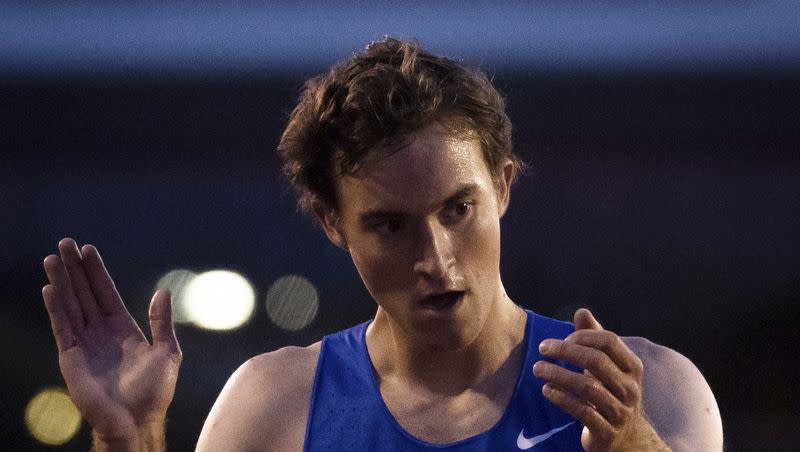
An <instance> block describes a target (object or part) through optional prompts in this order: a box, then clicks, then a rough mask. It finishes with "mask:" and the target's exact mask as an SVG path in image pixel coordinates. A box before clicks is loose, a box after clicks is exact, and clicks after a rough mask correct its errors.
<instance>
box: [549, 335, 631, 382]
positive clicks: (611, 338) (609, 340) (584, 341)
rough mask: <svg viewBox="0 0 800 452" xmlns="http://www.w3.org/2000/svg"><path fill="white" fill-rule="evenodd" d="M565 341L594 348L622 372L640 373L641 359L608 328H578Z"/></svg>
mask: <svg viewBox="0 0 800 452" xmlns="http://www.w3.org/2000/svg"><path fill="white" fill-rule="evenodd" d="M564 340H565V341H566V342H573V343H575V344H580V345H584V346H587V347H591V348H596V349H598V350H601V351H602V352H603V353H605V354H606V355H607V356H608V357H609V358H611V361H613V362H614V364H616V365H617V366H618V367H619V368H620V369H621V370H622V371H623V372H630V373H633V374H635V375H638V374H641V369H642V360H641V359H639V357H638V356H637V355H636V353H634V352H633V351H632V350H631V349H630V348H628V346H627V345H626V344H625V342H623V341H622V338H620V337H619V336H617V335H616V334H614V333H612V332H611V331H608V330H602V331H598V330H578V331H575V332H574V333H572V334H570V335H569V336H567V337H566V339H564Z"/></svg>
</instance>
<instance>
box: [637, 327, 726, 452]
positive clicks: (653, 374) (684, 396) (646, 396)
mask: <svg viewBox="0 0 800 452" xmlns="http://www.w3.org/2000/svg"><path fill="white" fill-rule="evenodd" d="M622 340H623V341H624V342H625V344H626V345H627V346H628V348H630V349H631V351H633V352H634V353H636V355H637V356H639V359H641V360H642V364H643V366H644V381H643V383H642V386H643V388H642V390H643V403H644V410H645V414H646V415H647V417H648V418H649V420H650V422H651V423H652V424H653V427H655V429H656V431H657V432H658V434H659V435H660V436H661V438H662V439H663V440H664V441H666V442H667V443H668V444H669V445H670V446H671V447H672V448H673V450H676V451H683V450H686V451H695V450H703V451H721V450H722V420H721V418H720V414H719V408H718V407H717V402H716V399H715V398H714V393H713V392H712V391H711V388H710V387H709V386H708V383H707V382H706V379H705V378H704V377H703V374H702V373H700V370H699V369H697V367H696V366H695V365H694V364H693V363H692V362H691V361H690V360H689V359H688V358H686V357H685V356H683V355H682V354H680V353H678V352H676V351H675V350H672V349H671V348H668V347H664V346H662V345H658V344H656V343H653V342H651V341H649V340H647V339H645V338H642V337H623V338H622Z"/></svg>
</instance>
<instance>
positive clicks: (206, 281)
mask: <svg viewBox="0 0 800 452" xmlns="http://www.w3.org/2000/svg"><path fill="white" fill-rule="evenodd" d="M183 298H184V301H183V303H182V304H183V308H184V309H185V312H186V314H187V317H188V319H189V320H190V321H191V322H192V323H194V324H195V325H196V326H197V327H199V328H203V329H208V330H217V331H221V330H233V329H236V328H239V327H241V326H242V325H244V324H245V323H247V321H248V320H249V319H250V317H251V316H252V315H253V310H254V308H255V292H254V290H253V286H252V284H250V282H249V281H248V280H247V278H245V277H244V276H242V275H240V274H239V273H236V272H232V271H228V270H212V271H208V272H205V273H201V274H199V275H197V276H196V277H194V278H192V280H191V282H190V283H189V285H188V286H187V287H186V289H185V292H184V295H183Z"/></svg>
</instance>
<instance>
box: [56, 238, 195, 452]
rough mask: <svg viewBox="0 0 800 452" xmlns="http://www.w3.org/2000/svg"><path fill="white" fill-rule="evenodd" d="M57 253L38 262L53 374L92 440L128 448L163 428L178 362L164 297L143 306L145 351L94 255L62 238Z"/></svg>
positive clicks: (93, 251) (94, 251) (159, 294)
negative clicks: (52, 344)
mask: <svg viewBox="0 0 800 452" xmlns="http://www.w3.org/2000/svg"><path fill="white" fill-rule="evenodd" d="M58 249H59V254H60V256H58V255H50V256H47V258H45V260H44V268H45V272H46V273H47V277H48V279H49V280H50V284H48V285H46V286H44V288H42V295H43V297H44V303H45V307H46V308H47V312H48V314H49V316H50V322H51V326H52V329H53V335H54V336H55V340H56V346H57V347H58V362H59V367H60V368H61V374H62V375H63V376H64V380H65V382H66V384H67V389H68V391H69V394H70V397H72V400H73V402H74V403H75V405H76V406H77V407H78V409H79V410H80V412H81V414H82V415H83V417H84V418H85V419H86V420H87V421H88V422H89V423H90V424H91V425H92V427H93V429H94V431H95V432H94V433H95V440H97V439H98V437H100V439H101V440H104V441H109V442H113V441H123V442H127V443H129V442H131V441H133V440H134V438H136V437H137V436H138V437H141V436H142V435H148V434H152V432H153V431H158V429H159V428H162V429H163V422H164V418H165V416H166V412H167V408H168V407H169V404H170V402H171V401H172V397H173V395H174V391H175V383H176V381H177V378H178V369H179V367H180V362H181V351H180V347H179V345H178V341H177V339H176V337H175V330H174V326H173V323H172V311H171V307H170V299H169V294H168V293H167V292H165V291H157V292H156V293H155V295H153V299H152V301H151V302H150V308H149V320H150V329H151V331H152V336H153V343H152V345H151V344H150V342H148V340H147V338H146V337H145V336H144V334H142V331H141V330H140V329H139V326H138V325H137V324H136V321H135V320H134V319H133V317H131V315H130V314H129V313H128V310H127V309H126V308H125V305H124V304H123V302H122V299H121V298H120V296H119V293H118V292H117V289H116V287H115V286H114V282H113V281H112V280H111V277H110V276H109V274H108V271H107V270H106V268H105V266H104V264H103V261H102V259H101V258H100V254H99V253H98V251H97V249H96V248H95V247H93V246H92V245H84V246H83V248H82V249H78V246H77V244H76V243H75V241H74V240H72V239H68V238H67V239H63V240H61V241H60V242H59V244H58ZM162 434H163V430H162ZM140 439H141V438H140ZM137 442H141V441H137Z"/></svg>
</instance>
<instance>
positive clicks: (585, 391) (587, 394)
mask: <svg viewBox="0 0 800 452" xmlns="http://www.w3.org/2000/svg"><path fill="white" fill-rule="evenodd" d="M533 374H534V375H536V376H537V377H539V378H541V379H543V380H545V381H546V382H547V383H550V384H553V385H555V386H556V387H557V388H559V389H562V390H564V391H566V392H568V393H570V394H571V395H573V396H574V397H576V398H577V399H579V400H582V401H584V402H586V403H588V404H589V405H590V406H593V407H594V408H595V409H596V410H597V411H598V412H599V413H600V415H601V416H603V417H604V418H605V419H606V420H607V421H608V422H609V423H610V424H613V425H622V424H623V423H624V422H625V419H626V417H625V414H626V411H627V410H626V408H625V406H624V405H623V404H622V403H621V402H620V401H619V400H618V399H617V398H616V397H614V396H613V395H612V394H611V393H610V392H609V391H608V389H606V387H605V386H603V384H602V383H601V382H599V381H598V380H597V379H595V378H593V377H591V376H587V375H584V374H583V373H578V372H573V371H571V370H567V369H565V368H563V367H561V366H558V365H555V364H552V363H548V362H546V361H537V362H536V364H534V365H533Z"/></svg>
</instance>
